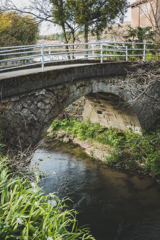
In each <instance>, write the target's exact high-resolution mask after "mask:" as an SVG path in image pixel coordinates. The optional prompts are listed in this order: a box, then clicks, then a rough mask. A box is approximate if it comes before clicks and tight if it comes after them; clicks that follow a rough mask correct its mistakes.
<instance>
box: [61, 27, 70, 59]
mask: <svg viewBox="0 0 160 240" xmlns="http://www.w3.org/2000/svg"><path fill="white" fill-rule="evenodd" d="M62 30H63V35H64V40H65V43H67V44H68V40H67V35H66V29H65V26H64V24H63V25H62ZM65 49H66V51H67V53H68V59H70V54H69V48H68V46H67V45H66V46H65Z"/></svg>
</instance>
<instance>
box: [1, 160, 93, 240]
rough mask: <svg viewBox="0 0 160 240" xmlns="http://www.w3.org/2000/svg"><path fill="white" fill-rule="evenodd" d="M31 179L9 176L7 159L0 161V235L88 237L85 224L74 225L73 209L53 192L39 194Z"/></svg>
mask: <svg viewBox="0 0 160 240" xmlns="http://www.w3.org/2000/svg"><path fill="white" fill-rule="evenodd" d="M38 181H39V179H38V176H36V180H35V182H31V181H28V180H26V179H25V178H19V177H14V178H13V177H12V173H11V170H10V167H9V165H8V162H7V159H6V158H5V157H1V161H0V239H9V240H12V239H13V240H15V239H19V240H22V239H23V240H33V239H35V240H58V239H66V240H69V239H70V240H71V239H92V240H94V237H92V236H91V235H90V234H89V230H88V229H87V228H81V229H78V226H77V220H76V215H77V212H76V211H75V210H74V209H69V208H68V207H67V205H66V201H68V200H69V199H62V200H60V199H59V198H58V197H57V196H56V195H55V194H54V193H49V194H47V195H45V196H44V195H43V194H42V188H40V187H38V186H37V184H38Z"/></svg>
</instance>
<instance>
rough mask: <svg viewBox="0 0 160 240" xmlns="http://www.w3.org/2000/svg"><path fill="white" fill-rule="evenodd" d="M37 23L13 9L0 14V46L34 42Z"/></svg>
mask: <svg viewBox="0 0 160 240" xmlns="http://www.w3.org/2000/svg"><path fill="white" fill-rule="evenodd" d="M37 33H38V24H37V23H36V22H35V20H34V19H32V18H31V17H30V16H29V15H26V16H23V15H22V14H18V13H17V12H15V11H12V12H9V13H1V14H0V46H1V47H4V46H15V45H27V44H34V43H35V42H36V36H37Z"/></svg>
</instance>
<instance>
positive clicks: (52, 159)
mask: <svg viewBox="0 0 160 240" xmlns="http://www.w3.org/2000/svg"><path fill="white" fill-rule="evenodd" d="M44 145H46V144H44ZM42 160H43V161H42ZM31 164H32V165H34V164H38V165H37V166H38V168H39V169H40V170H45V171H46V173H50V175H48V176H47V177H46V179H44V180H42V181H41V182H40V184H39V186H43V190H44V192H45V193H50V192H55V191H56V192H57V195H58V196H59V197H60V198H63V197H65V196H68V197H70V198H71V199H72V200H73V202H72V203H70V206H71V207H72V208H74V209H76V210H77V211H78V212H79V214H78V216H77V219H78V222H79V226H82V225H87V226H88V227H89V228H90V230H91V233H92V235H93V236H94V237H95V238H96V240H159V239H160V185H158V184H157V183H156V182H155V181H154V180H153V179H151V178H149V177H145V176H142V175H140V174H138V173H135V172H131V171H127V170H119V169H115V168H111V167H108V166H107V165H105V164H104V163H102V162H100V161H97V160H93V159H92V158H90V157H88V156H87V155H86V154H85V153H84V152H83V151H82V150H81V149H80V148H79V147H77V146H75V145H73V144H71V143H69V144H63V143H60V142H53V143H52V144H48V145H47V148H46V147H44V148H43V147H40V148H39V149H38V150H36V152H35V155H34V157H33V159H32V162H31ZM53 172H54V173H53ZM52 173H53V174H52Z"/></svg>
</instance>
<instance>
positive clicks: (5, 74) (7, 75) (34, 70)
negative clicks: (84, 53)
mask: <svg viewBox="0 0 160 240" xmlns="http://www.w3.org/2000/svg"><path fill="white" fill-rule="evenodd" d="M94 64H95V63H79V64H68V65H56V66H50V67H45V69H44V71H43V72H47V71H51V70H57V69H64V68H72V67H78V66H85V65H94ZM38 72H42V68H31V69H23V70H16V71H10V72H3V73H0V80H1V79H6V78H12V77H18V76H23V75H28V74H32V73H38Z"/></svg>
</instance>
